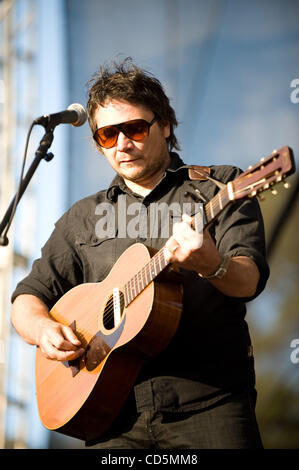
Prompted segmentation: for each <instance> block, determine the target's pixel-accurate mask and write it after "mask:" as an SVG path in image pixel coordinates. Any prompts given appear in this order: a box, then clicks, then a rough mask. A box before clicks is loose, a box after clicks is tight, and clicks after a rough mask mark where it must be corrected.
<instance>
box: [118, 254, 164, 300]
mask: <svg viewBox="0 0 299 470" xmlns="http://www.w3.org/2000/svg"><path fill="white" fill-rule="evenodd" d="M167 265H168V261H166V258H165V254H164V247H163V248H161V250H159V251H158V252H157V253H156V254H155V255H154V256H153V257H152V258H151V259H150V261H149V262H148V263H147V264H146V265H145V266H144V267H143V268H142V269H140V270H139V271H138V272H137V273H136V274H135V275H134V276H133V277H132V278H131V279H130V280H129V281H128V282H127V283H126V284H125V286H124V300H125V306H127V305H129V304H130V303H131V302H132V301H133V300H134V299H135V297H137V295H138V294H140V293H141V292H142V291H143V290H144V289H145V288H146V286H148V285H149V284H150V283H151V282H152V281H153V280H154V279H155V278H156V277H157V276H158V274H160V272H161V271H163V269H164V268H166V266H167Z"/></svg>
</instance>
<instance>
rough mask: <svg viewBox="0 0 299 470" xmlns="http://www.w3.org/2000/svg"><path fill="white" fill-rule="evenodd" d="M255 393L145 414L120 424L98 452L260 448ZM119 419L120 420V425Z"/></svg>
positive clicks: (98, 445)
mask: <svg viewBox="0 0 299 470" xmlns="http://www.w3.org/2000/svg"><path fill="white" fill-rule="evenodd" d="M255 401H256V392H255V390H253V391H243V392H238V393H232V394H231V395H230V396H229V397H226V398H225V399H223V400H220V401H219V402H217V403H216V404H214V405H213V406H210V407H207V408H204V409H200V410H195V411H194V410H193V411H189V412H180V413H175V412H164V411H163V412H162V411H153V410H152V411H150V410H146V411H143V412H141V413H137V414H135V415H134V416H131V417H130V418H129V419H126V421H124V422H123V423H121V422H120V423H119V424H120V429H121V428H122V429H121V430H120V431H118V432H114V434H113V432H112V433H111V434H110V436H107V438H106V440H105V441H104V442H101V443H98V444H96V445H95V446H92V448H98V449H254V448H262V447H263V446H262V441H261V437H260V433H259V430H258V425H257V422H256V417H255ZM121 419H122V417H121V416H120V420H119V421H121Z"/></svg>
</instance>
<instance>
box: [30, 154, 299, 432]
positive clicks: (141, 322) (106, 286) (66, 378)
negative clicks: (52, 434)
mask: <svg viewBox="0 0 299 470" xmlns="http://www.w3.org/2000/svg"><path fill="white" fill-rule="evenodd" d="M294 171H295V163H294V156H293V152H292V150H291V149H290V148H289V147H287V146H285V147H283V148H281V149H280V150H278V151H274V152H273V153H272V154H271V155H270V156H269V157H268V158H265V159H262V160H261V161H260V162H259V163H258V164H257V165H255V166H253V167H249V168H248V170H247V171H245V172H244V173H242V174H241V175H240V176H238V177H237V178H236V179H234V180H233V181H230V182H229V183H228V184H227V185H224V187H223V188H222V189H220V191H218V193H217V194H216V195H215V196H214V197H213V198H212V199H211V200H210V201H209V202H208V203H207V204H205V205H204V216H205V217H204V219H205V223H204V226H205V227H206V226H208V225H209V224H211V223H212V222H213V221H214V220H215V219H216V217H218V215H219V214H220V213H221V212H222V211H223V209H225V207H227V206H228V204H231V203H233V202H234V201H237V200H240V199H243V198H247V197H255V196H258V195H259V194H260V193H261V192H262V191H265V190H267V189H272V187H273V185H274V184H276V183H279V182H280V181H283V180H284V179H285V178H286V177H287V176H288V175H289V174H291V173H293V172H294ZM197 217H202V213H201V214H196V215H195V216H194V217H193V219H192V224H193V226H196V222H198V220H196V218H197ZM169 268H170V266H169V263H168V261H167V259H166V255H165V252H164V248H161V249H160V250H159V251H155V252H154V250H153V249H150V248H148V247H146V246H145V245H143V244H141V243H136V244H134V245H132V246H131V247H130V248H128V249H127V250H126V251H125V252H124V253H123V254H122V255H121V256H120V258H119V259H118V261H117V262H116V264H115V265H114V266H113V268H112V270H111V271H110V273H109V275H108V276H107V277H106V278H105V279H104V280H103V281H102V282H98V283H85V284H81V285H78V286H76V287H74V288H73V289H71V290H69V291H68V292H67V293H66V294H65V295H64V296H63V297H61V299H60V300H59V301H58V302H57V303H56V304H55V305H54V307H53V308H52V310H51V311H50V316H51V317H52V318H53V319H55V320H56V321H58V322H60V323H62V324H64V325H70V326H71V327H72V328H73V330H74V332H75V333H76V334H77V336H78V338H79V339H80V340H81V342H82V345H83V347H85V353H84V354H83V356H81V357H80V358H78V359H77V360H74V361H68V362H59V361H53V360H50V359H46V358H45V357H44V356H43V355H42V353H41V351H40V349H39V348H38V347H37V348H36V370H35V375H36V393H37V404H38V410H39V415H40V419H41V422H42V424H43V425H44V426H45V427H46V428H48V429H51V430H55V431H58V432H60V433H63V434H66V435H68V436H72V437H75V438H78V439H82V440H85V441H86V440H91V439H94V438H97V437H99V436H101V435H102V434H103V433H104V432H105V431H106V430H107V429H108V428H109V427H110V426H111V424H112V422H113V421H114V419H115V418H116V417H117V415H118V413H119V411H120V410H121V408H122V406H123V404H124V402H125V400H126V398H127V397H128V394H129V392H130V390H131V389H132V387H133V385H134V383H135V381H136V378H137V376H138V374H139V372H140V370H141V368H142V366H143V364H144V362H145V361H146V360H147V359H149V358H150V357H154V356H157V355H158V354H159V353H160V352H161V351H163V349H165V348H166V347H167V345H168V344H169V342H170V341H171V339H172V338H173V336H174V334H175V332H176V331H177V328H178V326H179V322H180V317H181V312H182V285H181V283H180V279H179V277H178V278H177V277H176V276H175V271H173V274H174V275H172V271H171V270H170V269H169ZM163 273H166V274H167V273H168V275H165V276H164V278H163Z"/></svg>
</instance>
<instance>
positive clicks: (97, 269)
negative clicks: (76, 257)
mask: <svg viewBox="0 0 299 470" xmlns="http://www.w3.org/2000/svg"><path fill="white" fill-rule="evenodd" d="M76 245H77V246H78V249H79V253H80V257H81V260H82V265H83V276H84V282H99V281H102V280H103V279H104V278H105V277H106V276H107V275H108V274H109V272H110V270H111V268H112V266H113V265H114V263H115V262H116V241H115V238H103V239H99V238H97V237H96V236H95V235H93V234H90V233H79V234H77V235H76Z"/></svg>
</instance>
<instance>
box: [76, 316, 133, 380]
mask: <svg viewBox="0 0 299 470" xmlns="http://www.w3.org/2000/svg"><path fill="white" fill-rule="evenodd" d="M125 318H126V316H125V315H124V316H123V319H122V321H121V323H120V324H119V326H118V328H116V330H115V331H114V332H113V333H111V335H105V334H104V333H102V331H98V332H97V333H96V334H95V335H94V336H93V337H92V338H91V340H90V342H89V343H88V345H87V348H86V352H85V366H86V369H87V370H88V371H92V370H94V369H95V368H96V367H97V366H98V365H99V364H100V363H101V362H102V361H103V360H104V359H105V357H106V356H107V354H108V353H109V352H110V351H111V349H112V348H113V346H114V345H115V343H116V342H117V341H118V339H119V338H120V336H121V333H122V331H123V328H124V325H125Z"/></svg>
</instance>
